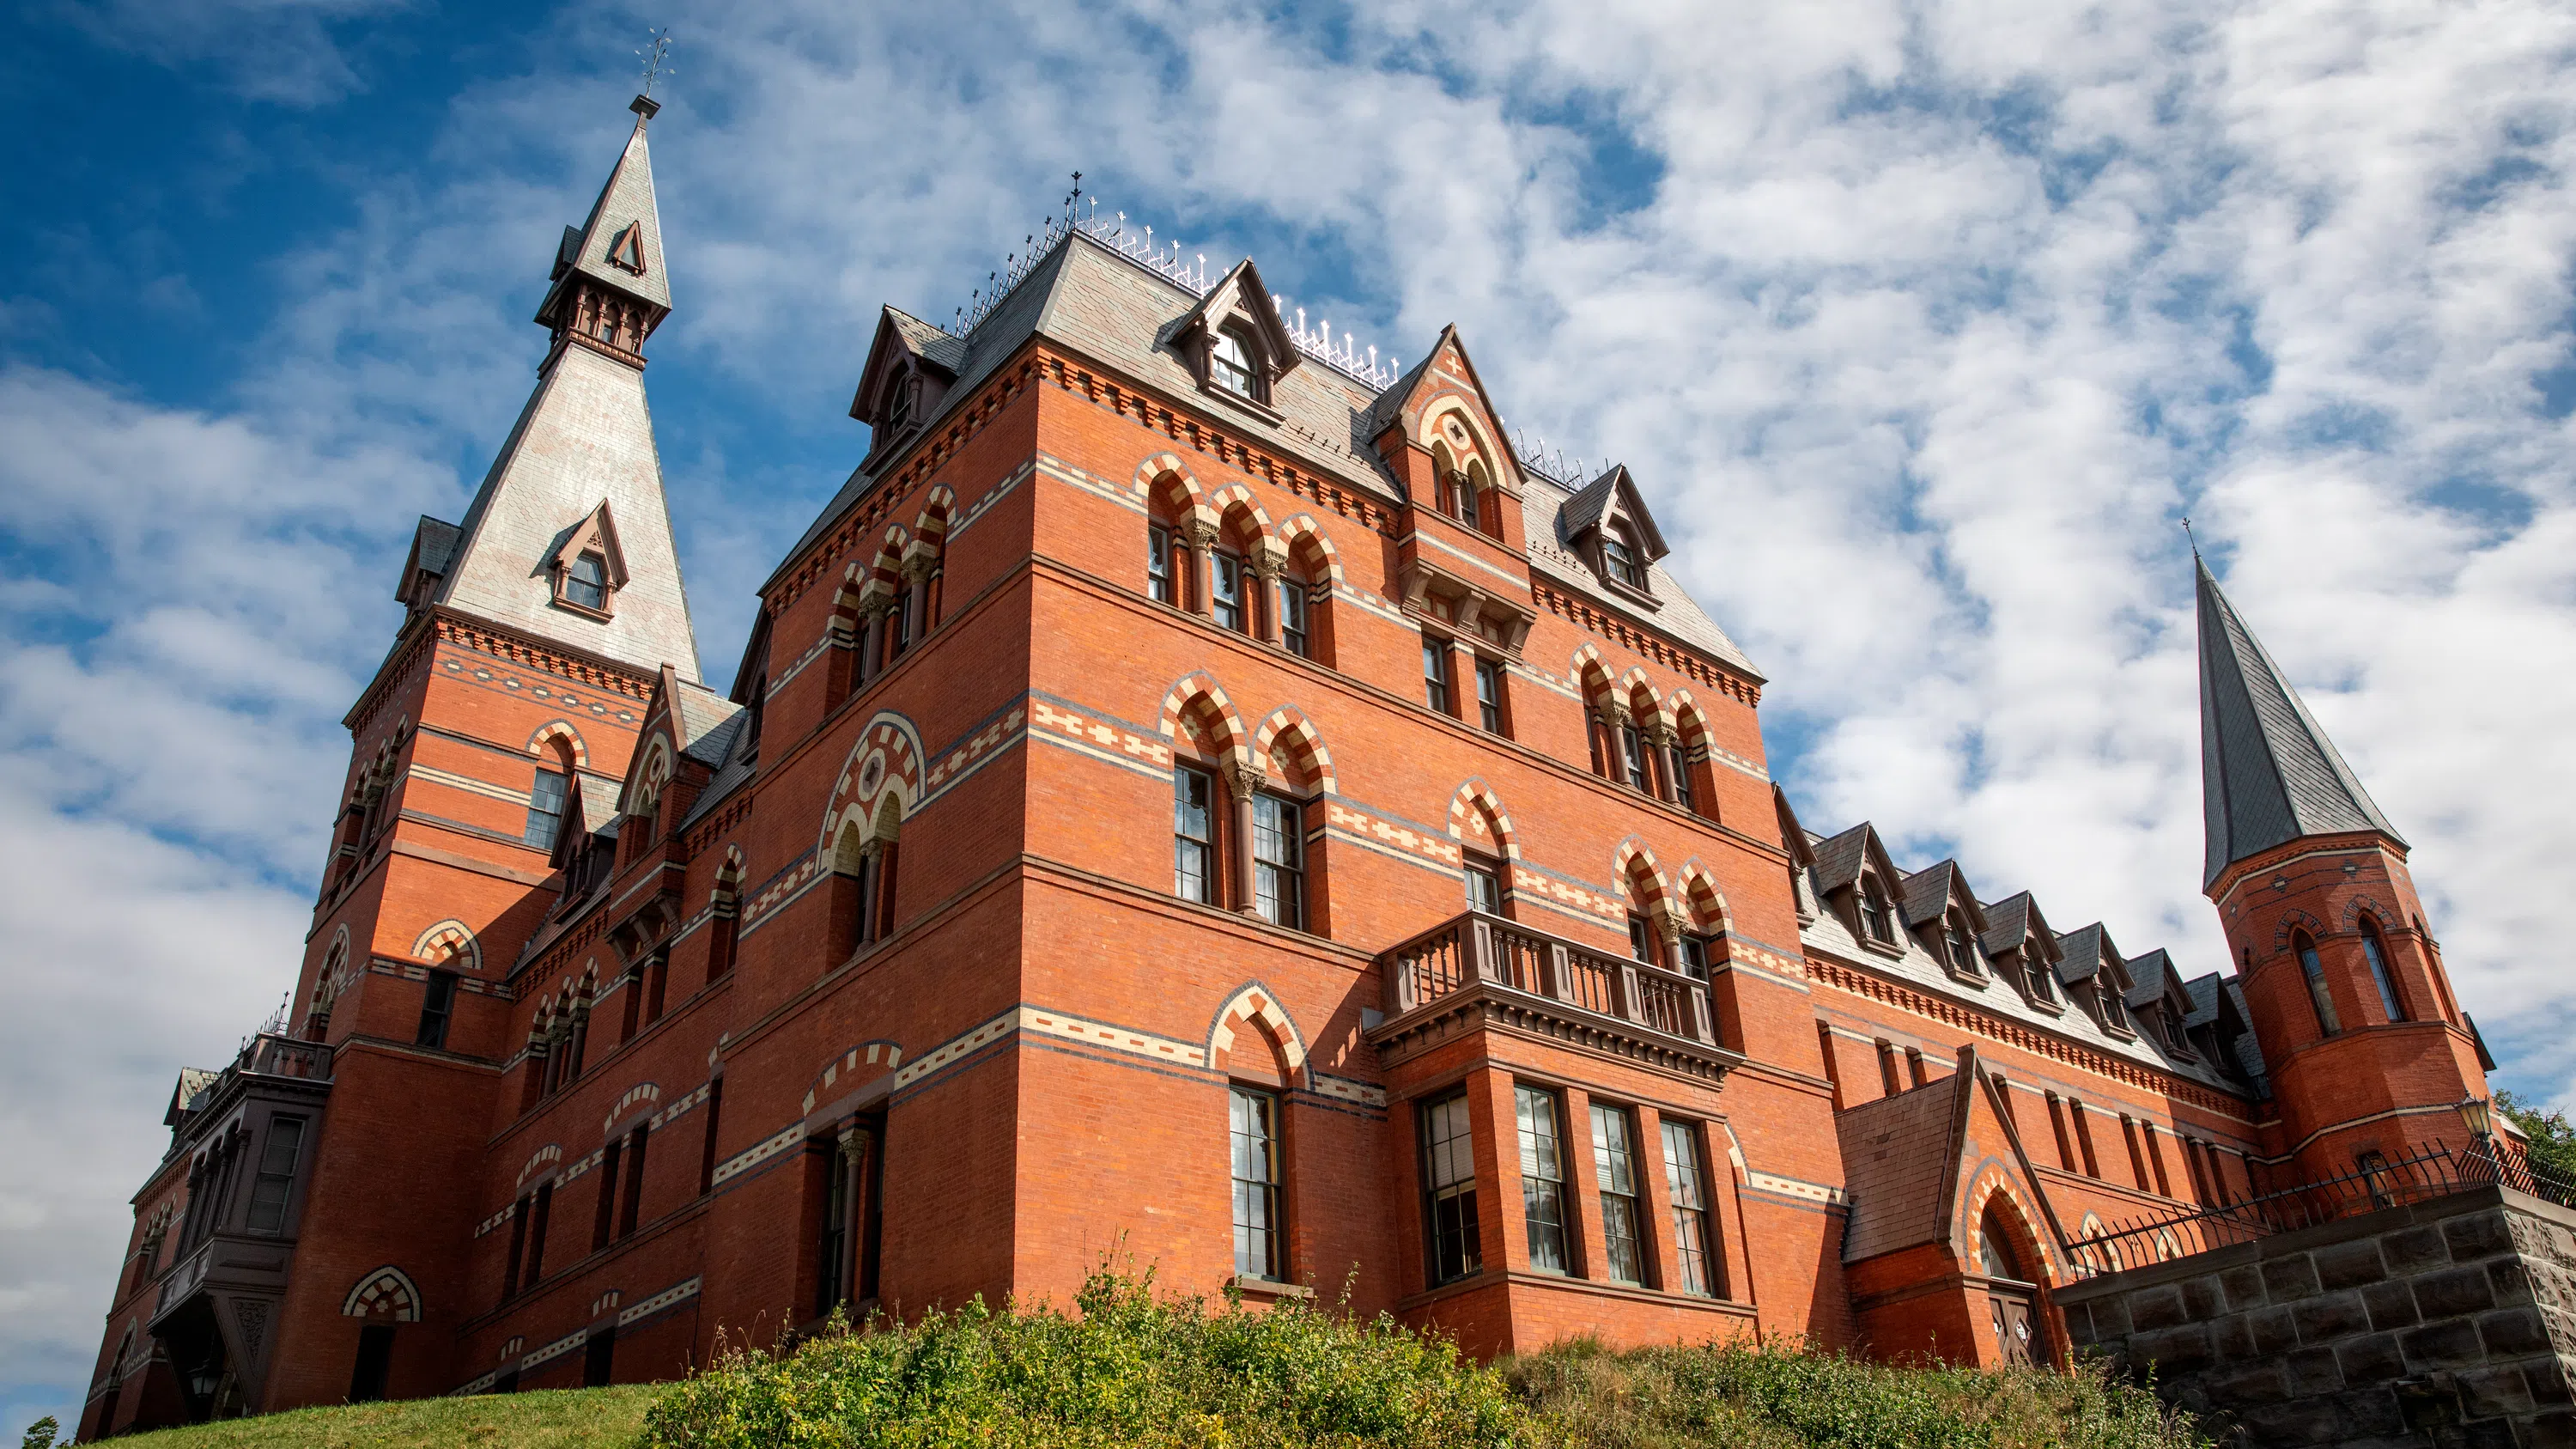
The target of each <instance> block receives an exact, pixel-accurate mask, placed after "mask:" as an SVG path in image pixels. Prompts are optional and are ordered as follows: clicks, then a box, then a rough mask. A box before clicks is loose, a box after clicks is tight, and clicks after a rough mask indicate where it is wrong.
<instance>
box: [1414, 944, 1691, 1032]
mask: <svg viewBox="0 0 2576 1449" xmlns="http://www.w3.org/2000/svg"><path fill="white" fill-rule="evenodd" d="M1378 967H1379V975H1380V976H1381V977H1382V978H1383V979H1384V981H1385V989H1386V1014H1387V1016H1388V1018H1389V1019H1390V1020H1392V1019H1394V1018H1397V1017H1401V1016H1404V1015H1406V1014H1407V1013H1409V1012H1413V1011H1416V1010H1419V1009H1420V1008H1422V1007H1424V1006H1427V1005H1429V1004H1430V1003H1432V1002H1434V1001H1437V1000H1439V999H1440V998H1441V997H1444V996H1448V995H1450V994H1452V993H1454V992H1458V991H1463V990H1465V989H1466V988H1468V987H1469V986H1472V985H1475V984H1476V983H1479V982H1491V983H1493V984H1495V985H1498V986H1504V987H1508V988H1510V989H1511V990H1514V991H1521V992H1526V993H1528V994H1529V995H1532V996H1539V997H1545V998H1547V999H1549V1000H1551V1001H1560V1002H1564V1003H1565V1004H1567V1005H1569V1006H1574V1007H1579V1008H1581V1009H1582V1010H1584V1011H1588V1012H1591V1013H1593V1014H1594V1015H1597V1016H1606V1017H1610V1018H1612V1019H1614V1020H1618V1021H1626V1022H1633V1023H1635V1024H1637V1025H1640V1026H1644V1027H1648V1028H1651V1029H1653V1030H1655V1031H1659V1032H1662V1033H1664V1034H1665V1035H1667V1036H1676V1037H1680V1038H1682V1039H1683V1040H1685V1041H1695V1042H1700V1043H1702V1044H1704V1045H1715V1044H1716V1042H1717V1032H1716V1029H1715V1027H1716V1018H1715V1017H1714V1016H1712V1015H1711V1013H1710V1008H1709V999H1708V985H1707V983H1705V982H1702V981H1698V980H1695V979H1693V978H1691V977H1688V976H1684V975H1681V974H1679V973H1677V972H1672V971H1666V970H1663V969H1661V968H1659V967H1655V966H1649V965H1647V964H1645V963H1644V962H1641V961H1632V960H1629V959H1628V958H1626V957H1623V956H1614V955H1610V954H1608V953H1606V952H1602V951H1596V950H1594V949H1592V948H1591V947H1589V946H1584V945H1580V944H1577V943H1576V942H1573V941H1568V940H1565V939H1563V938H1561V937H1557V936H1551V935H1549V934H1547V933H1546V932H1544V931H1533V930H1531V929H1530V928H1529V927H1527V926H1524V925H1522V924H1520V923H1519V922H1518V921H1508V920H1505V919H1503V918H1502V917H1500V916H1489V915H1486V914H1484V913H1483V912H1480V911H1469V912H1468V913H1467V914H1465V915H1463V916H1459V917H1457V918H1456V919H1454V920H1450V921H1447V922H1444V923H1442V924H1441V925H1439V926H1436V927H1434V928H1433V929H1431V930H1429V931H1425V932H1424V933H1422V934H1421V935H1419V936H1416V937H1414V938H1413V939H1412V940H1410V941H1407V942H1405V943H1404V944H1402V945H1400V946H1397V947H1395V948H1394V949H1393V950H1390V951H1387V952H1386V953H1384V954H1383V955H1381V956H1379V957H1378Z"/></svg>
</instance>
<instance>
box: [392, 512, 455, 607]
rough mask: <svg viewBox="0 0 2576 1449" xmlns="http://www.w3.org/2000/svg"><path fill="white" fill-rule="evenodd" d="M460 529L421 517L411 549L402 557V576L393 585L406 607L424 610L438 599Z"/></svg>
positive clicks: (396, 596) (451, 524)
mask: <svg viewBox="0 0 2576 1449" xmlns="http://www.w3.org/2000/svg"><path fill="white" fill-rule="evenodd" d="M457 532H458V530H457V527H456V525H455V524H453V523H449V522H446V521H445V520H443V519H437V518H432V517H430V516H429V515H428V514H426V513H424V514H422V515H421V516H420V523H419V524H418V525H417V526H416V527H414V528H413V529H412V534H411V552H410V553H409V554H407V555H405V556H404V558H403V566H402V578H401V579H400V581H398V582H397V583H396V584H395V585H394V597H395V598H396V599H399V600H401V601H402V605H403V607H404V608H406V609H425V608H427V607H429V606H430V605H431V604H433V603H436V602H437V601H438V586H439V584H440V583H441V582H443V581H445V579H446V578H447V566H448V563H449V561H450V560H452V559H453V558H454V557H455V556H456V539H457Z"/></svg>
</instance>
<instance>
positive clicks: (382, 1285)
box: [340, 1263, 420, 1323]
mask: <svg viewBox="0 0 2576 1449" xmlns="http://www.w3.org/2000/svg"><path fill="white" fill-rule="evenodd" d="M340 1312H341V1313H343V1314H345V1315H346V1316H348V1317H350V1318H390V1319H392V1320H393V1321H394V1322H396V1323H418V1322H420V1288H419V1286H418V1285H416V1284H414V1283H413V1282H412V1281H411V1275H410V1274H409V1273H406V1272H404V1271H403V1270H402V1269H400V1268H397V1267H395V1266H393V1265H392V1264H391V1263H388V1264H386V1265H385V1266H383V1267H381V1268H378V1269H377V1270H376V1271H374V1272H372V1273H369V1274H368V1275H367V1276H365V1277H363V1278H361V1279H359V1280H358V1283H357V1286H356V1287H354V1288H351V1289H350V1290H349V1293H348V1296H347V1297H345V1298H342V1299H341V1300H340Z"/></svg>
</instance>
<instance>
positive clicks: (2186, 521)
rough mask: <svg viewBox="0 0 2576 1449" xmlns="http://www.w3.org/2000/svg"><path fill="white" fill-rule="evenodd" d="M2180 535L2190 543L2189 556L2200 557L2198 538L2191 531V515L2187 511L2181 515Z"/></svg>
mask: <svg viewBox="0 0 2576 1449" xmlns="http://www.w3.org/2000/svg"><path fill="white" fill-rule="evenodd" d="M2182 536H2183V537H2184V538H2185V539H2188V540H2189V541H2190V543H2191V556H2192V557H2193V558H2198V557H2200V538H2199V536H2198V535H2196V534H2194V533H2193V532H2192V531H2191V515H2190V514H2188V513H2186V514H2184V515H2183V516H2182Z"/></svg>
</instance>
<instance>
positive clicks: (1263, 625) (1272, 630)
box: [1251, 548, 1287, 646]
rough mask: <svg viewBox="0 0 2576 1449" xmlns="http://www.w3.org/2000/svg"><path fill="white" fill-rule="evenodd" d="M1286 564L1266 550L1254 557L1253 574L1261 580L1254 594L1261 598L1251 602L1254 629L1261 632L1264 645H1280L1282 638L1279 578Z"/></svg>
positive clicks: (1256, 553) (1283, 560) (1260, 551)
mask: <svg viewBox="0 0 2576 1449" xmlns="http://www.w3.org/2000/svg"><path fill="white" fill-rule="evenodd" d="M1286 563H1287V561H1286V560H1285V559H1284V558H1282V557H1281V556H1280V555H1278V554H1276V553H1273V552H1271V551H1270V550H1268V549H1266V548H1265V549H1261V550H1259V551H1257V552H1255V553H1254V554H1253V555H1252V573H1253V576H1254V577H1255V578H1257V579H1259V580H1260V583H1259V584H1258V586H1257V587H1256V588H1255V590H1254V592H1256V593H1258V594H1259V595H1260V596H1261V597H1260V598H1259V599H1257V600H1253V601H1251V602H1252V608H1253V616H1252V617H1253V618H1254V620H1255V621H1256V622H1255V623H1254V625H1253V627H1254V628H1255V629H1256V630H1257V631H1259V633H1260V635H1261V642H1262V643H1264V644H1269V645H1273V646H1276V645H1277V644H1278V643H1279V638H1280V635H1279V576H1280V574H1281V573H1283V572H1285V568H1286Z"/></svg>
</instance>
